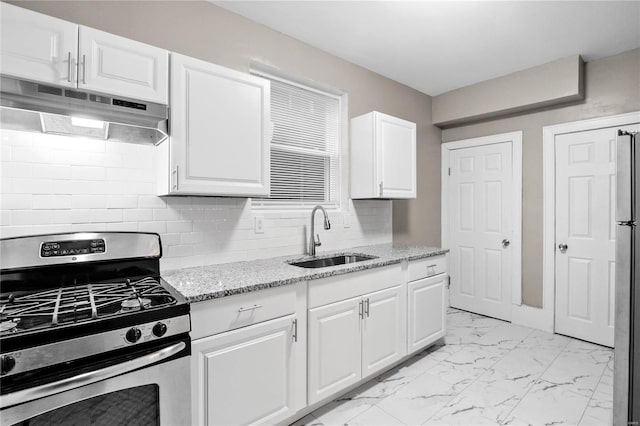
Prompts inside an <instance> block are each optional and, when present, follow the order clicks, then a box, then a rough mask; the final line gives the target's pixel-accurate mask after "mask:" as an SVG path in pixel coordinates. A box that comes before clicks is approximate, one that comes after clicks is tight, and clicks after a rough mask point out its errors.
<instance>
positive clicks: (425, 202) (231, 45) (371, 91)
mask: <svg viewBox="0 0 640 426" xmlns="http://www.w3.org/2000/svg"><path fill="white" fill-rule="evenodd" d="M11 3H14V4H17V5H19V6H21V7H25V8H28V9H32V10H35V11H38V12H41V13H44V14H47V15H51V16H56V17H59V18H62V19H66V20H68V21H71V22H75V23H79V24H83V25H87V26H90V27H93V28H97V29H101V30H104V31H108V32H111V33H113V34H118V35H121V36H124V37H128V38H131V39H134V40H139V41H142V42H145V43H148V44H151V45H155V46H159V47H162V48H165V49H168V50H170V51H174V52H178V53H182V54H185V55H189V56H193V57H196V58H200V59H203V60H207V61H210V62H213V63H216V64H219V65H223V66H226V67H229V68H234V69H238V70H242V71H248V70H249V64H250V62H251V61H259V62H262V63H265V64H268V65H271V66H273V67H276V68H279V69H281V70H283V71H285V72H287V73H289V74H291V75H293V76H296V77H298V78H306V79H310V80H314V81H316V82H318V83H320V84H323V85H328V86H331V87H334V88H337V89H341V90H344V91H346V92H347V93H348V94H349V116H350V117H355V116H358V115H361V114H364V113H367V112H369V111H372V110H377V111H381V112H385V113H387V114H391V115H395V116H398V117H400V118H403V119H406V120H409V121H413V122H415V123H417V138H418V148H417V152H418V199H416V200H409V201H394V202H393V232H394V240H396V241H404V242H415V243H423V244H430V245H439V244H440V140H441V132H440V130H439V129H438V128H437V127H434V126H433V125H432V124H431V97H430V96H427V95H425V94H423V93H420V92H418V91H416V90H414V89H411V88H409V87H407V86H404V85H402V84H400V83H397V82H395V81H393V80H390V79H388V78H385V77H382V76H380V75H379V74H376V73H373V72H371V71H368V70H366V69H364V68H362V67H359V66H357V65H354V64H352V63H349V62H347V61H344V60H342V59H339V58H337V57H335V56H332V55H330V54H328V53H326V52H324V51H321V50H319V49H316V48H314V47H311V46H309V45H307V44H305V43H302V42H300V41H298V40H295V39H293V38H291V37H288V36H286V35H284V34H282V33H279V32H276V31H273V30H271V29H269V28H267V27H265V26H263V25H260V24H257V23H255V22H253V21H250V20H248V19H246V18H243V17H241V16H239V15H236V14H233V13H231V12H228V11H226V10H225V9H222V8H220V7H218V6H215V5H212V4H210V3H207V2H199V1H198V2H195V1H194V2H191V1H188V2H186V1H164V2H163V1H122V2H120V1H98V2H94V1H12V2H11Z"/></svg>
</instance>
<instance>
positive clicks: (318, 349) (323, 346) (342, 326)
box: [308, 296, 363, 404]
mask: <svg viewBox="0 0 640 426" xmlns="http://www.w3.org/2000/svg"><path fill="white" fill-rule="evenodd" d="M361 302H362V298H361V297H360V296H358V297H354V298H352V299H347V300H343V301H341V302H336V303H331V304H329V305H325V306H320V307H318V308H313V309H309V325H308V327H309V335H308V342H309V343H308V359H309V366H308V380H309V382H308V383H309V393H308V398H309V404H313V403H314V402H318V401H320V400H321V399H323V398H325V397H328V396H329V395H332V394H334V393H336V392H338V391H339V390H341V389H344V388H345V387H347V386H349V385H350V384H353V383H355V382H357V381H358V380H360V377H361V371H360V366H361V354H362V345H361V342H360V340H361V338H360V326H361V315H362V313H363V311H362V308H363V306H362V303H361Z"/></svg>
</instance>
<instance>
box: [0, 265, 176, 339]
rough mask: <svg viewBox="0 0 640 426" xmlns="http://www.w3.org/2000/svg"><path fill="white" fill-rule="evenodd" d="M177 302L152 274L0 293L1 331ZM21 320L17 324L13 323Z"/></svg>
mask: <svg viewBox="0 0 640 426" xmlns="http://www.w3.org/2000/svg"><path fill="white" fill-rule="evenodd" d="M176 303H177V300H176V299H175V297H173V296H172V295H171V293H170V292H169V291H167V290H166V289H165V288H164V287H163V286H162V284H161V283H160V282H159V281H158V280H157V279H155V278H151V277H146V278H142V279H140V280H137V281H131V280H129V279H126V280H124V282H123V281H120V282H107V283H87V284H74V285H65V286H60V287H58V288H51V289H48V290H43V291H37V292H30V293H26V294H21V295H15V296H14V295H13V294H11V295H2V297H1V300H0V323H1V328H0V334H2V335H5V334H9V333H17V332H22V331H28V330H32V329H34V328H43V327H49V326H58V325H65V324H70V323H79V322H86V321H93V320H97V319H100V318H104V317H110V316H119V315H127V314H133V313H135V312H137V311H143V310H148V309H157V308H162V307H165V306H169V305H174V304H176ZM18 321H20V327H16V325H17V323H18Z"/></svg>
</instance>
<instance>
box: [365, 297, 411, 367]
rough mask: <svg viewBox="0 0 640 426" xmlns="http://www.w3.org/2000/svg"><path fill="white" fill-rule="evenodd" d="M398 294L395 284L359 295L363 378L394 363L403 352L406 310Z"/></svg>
mask: <svg viewBox="0 0 640 426" xmlns="http://www.w3.org/2000/svg"><path fill="white" fill-rule="evenodd" d="M401 293H402V292H401V291H400V286H397V287H392V288H389V289H386V290H382V291H377V292H375V293H369V294H367V295H365V296H362V298H363V301H364V322H363V327H362V377H367V376H370V375H372V374H373V373H375V372H377V371H379V370H381V369H383V368H384V367H387V366H388V365H390V364H393V363H394V362H396V361H397V360H399V359H400V358H402V357H403V356H404V354H405V353H406V352H405V343H404V342H405V341H406V340H405V327H406V326H405V324H406V316H405V315H406V313H405V308H404V307H405V304H404V303H403V300H402V294H401Z"/></svg>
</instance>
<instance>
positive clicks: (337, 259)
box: [289, 253, 377, 268]
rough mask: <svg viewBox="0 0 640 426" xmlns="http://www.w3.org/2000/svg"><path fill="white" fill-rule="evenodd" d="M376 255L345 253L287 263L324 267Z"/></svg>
mask: <svg viewBox="0 0 640 426" xmlns="http://www.w3.org/2000/svg"><path fill="white" fill-rule="evenodd" d="M376 258H377V257H376V256H367V255H364V254H355V253H347V254H341V255H338V256H332V257H323V258H317V259H309V260H300V261H295V262H289V265H293V266H298V267H300V268H326V267H328V266H337V265H345V264H348V263H357V262H362V261H364V260H371V259H376Z"/></svg>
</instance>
